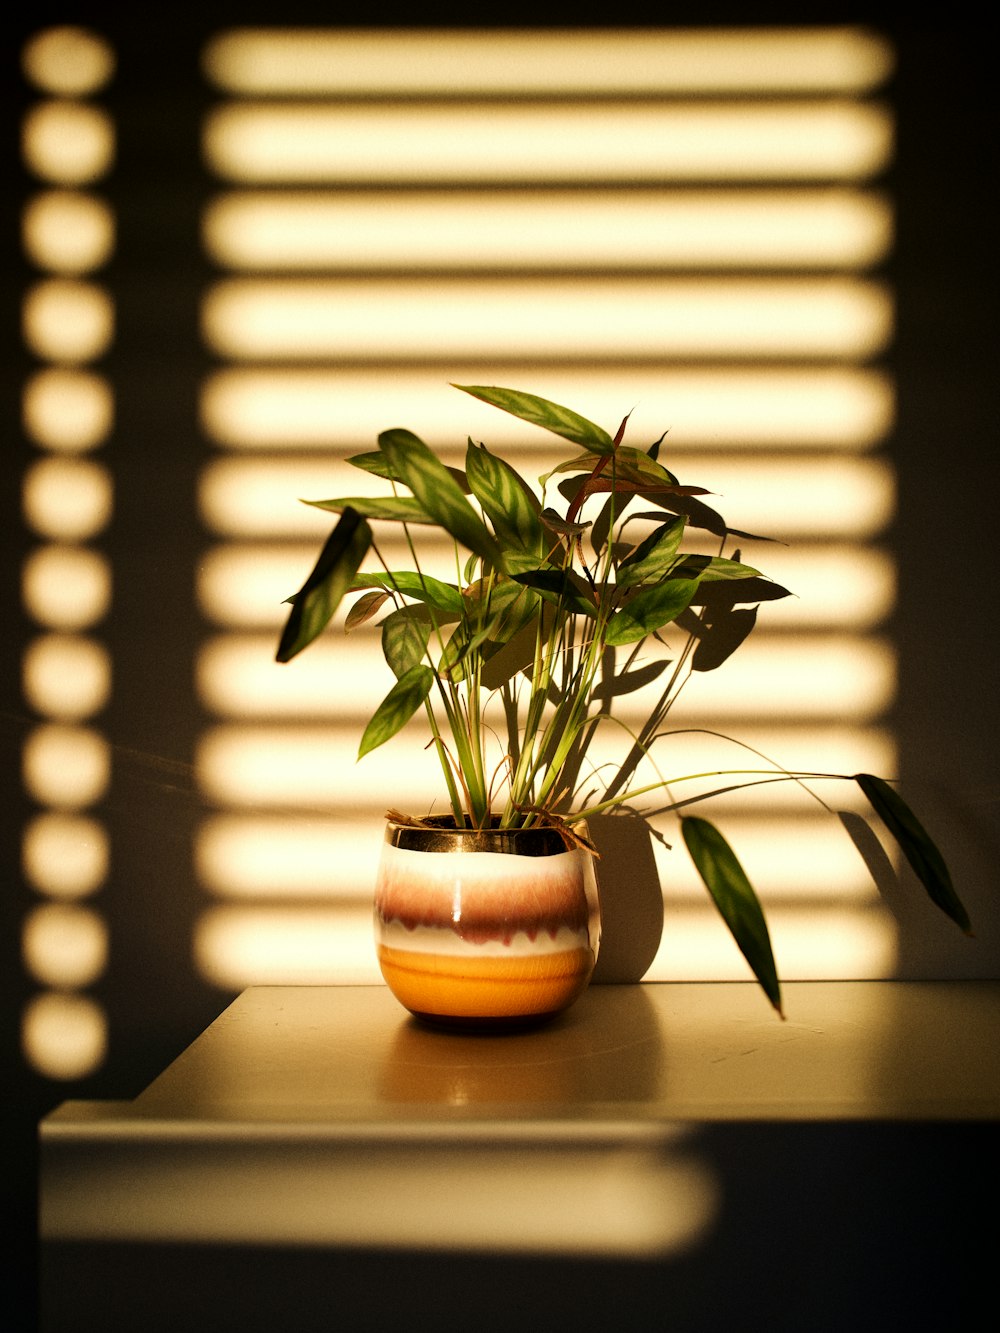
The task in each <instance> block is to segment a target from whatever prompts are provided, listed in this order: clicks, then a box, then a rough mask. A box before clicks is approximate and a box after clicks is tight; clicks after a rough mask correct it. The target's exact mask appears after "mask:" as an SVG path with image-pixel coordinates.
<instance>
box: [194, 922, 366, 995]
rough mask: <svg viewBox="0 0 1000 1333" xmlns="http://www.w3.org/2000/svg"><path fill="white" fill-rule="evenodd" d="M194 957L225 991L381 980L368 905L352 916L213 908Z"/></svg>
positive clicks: (198, 934) (196, 941) (201, 927)
mask: <svg viewBox="0 0 1000 1333" xmlns="http://www.w3.org/2000/svg"><path fill="white" fill-rule="evenodd" d="M194 954H195V960H196V962H197V964H198V967H199V969H200V971H201V974H202V976H204V977H206V978H207V980H208V981H210V982H212V983H213V984H214V985H216V986H220V987H222V988H223V989H226V990H231V989H233V988H241V987H243V986H247V985H257V986H328V985H332V984H339V985H371V984H373V983H377V982H380V981H381V974H380V972H379V970H378V965H377V963H376V961H375V946H374V942H373V934H372V916H371V906H370V904H367V903H365V904H358V905H357V907H356V908H352V910H350V911H346V910H345V909H344V908H343V907H338V908H336V909H329V910H323V909H321V908H315V907H310V908H303V907H297V908H281V907H272V908H267V909H265V908H248V907H216V908H211V909H209V910H208V911H206V912H203V913H202V915H201V918H200V919H199V921H198V924H197V926H196V927H195V936H194Z"/></svg>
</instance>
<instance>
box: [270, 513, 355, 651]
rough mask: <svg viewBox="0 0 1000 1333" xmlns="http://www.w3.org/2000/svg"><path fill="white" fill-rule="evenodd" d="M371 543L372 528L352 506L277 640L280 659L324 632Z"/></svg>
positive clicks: (293, 600) (294, 600)
mask: <svg viewBox="0 0 1000 1333" xmlns="http://www.w3.org/2000/svg"><path fill="white" fill-rule="evenodd" d="M371 543H372V530H371V528H370V527H369V526H368V524H367V523H366V522H365V520H364V519H363V518H362V517H361V515H360V514H358V513H356V512H355V511H354V510H352V509H347V510H345V512H344V514H343V515H342V517H341V519H340V521H339V522H338V523H337V525H336V527H335V528H334V529H333V531H332V532H331V533H330V535H329V537H328V538H327V539H326V542H325V543H324V545H323V549H322V550H321V551H320V553H319V559H318V560H317V561H316V564H315V565H314V566H313V569H312V572H311V573H310V575H309V577H308V578H307V579H306V581H305V583H303V585H302V587H301V588H300V589H299V591H298V592H297V593H296V594H295V596H294V597H292V598H291V599H290V600H291V604H292V609H291V611H290V613H289V616H288V619H287V621H286V622H285V628H284V630H283V631H282V635H281V639H280V641H279V643H278V651H277V654H276V656H277V660H278V661H279V662H289V661H291V659H292V658H293V657H295V655H296V654H297V653H300V652H301V651H302V649H303V648H305V647H306V646H307V645H308V644H310V643H312V641H313V639H315V638H316V636H317V635H318V634H321V633H322V631H323V630H324V629H326V627H327V625H328V624H329V623H330V620H331V619H332V617H333V614H334V612H335V611H336V609H337V607H338V606H339V605H340V602H341V599H342V598H343V596H344V594H345V593H346V592H347V590H348V589H349V588H350V587H351V585H352V584H353V582H354V578H355V575H356V574H357V572H358V568H359V567H360V565H361V562H362V560H364V558H365V555H366V554H367V552H368V548H369V547H370V546H371Z"/></svg>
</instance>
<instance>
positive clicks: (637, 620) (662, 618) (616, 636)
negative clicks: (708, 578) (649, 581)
mask: <svg viewBox="0 0 1000 1333" xmlns="http://www.w3.org/2000/svg"><path fill="white" fill-rule="evenodd" d="M697 588H698V580H697V579H664V581H663V582H662V583H657V584H655V585H654V586H653V587H651V588H643V589H642V590H641V591H640V592H637V593H636V594H635V596H634V597H632V598H630V600H629V601H628V602H627V603H626V604H625V606H623V607H621V608H620V609H619V610H618V611H616V612H615V613H614V615H613V616H612V617H611V618H610V620H609V621H608V629H607V634H606V635H605V641H606V642H607V643H608V644H609V645H610V646H611V647H613V648H620V647H622V645H624V644H627V643H638V641H639V640H640V639H644V638H645V637H646V635H647V634H653V633H655V632H656V630H658V629H662V628H663V626H664V625H669V624H670V623H671V621H674V620H676V619H677V617H678V616H679V615H680V614H681V612H682V611H684V610H685V609H686V608H687V607H688V606H690V604H691V599H692V597H693V596H694V594H695V592H696V591H697Z"/></svg>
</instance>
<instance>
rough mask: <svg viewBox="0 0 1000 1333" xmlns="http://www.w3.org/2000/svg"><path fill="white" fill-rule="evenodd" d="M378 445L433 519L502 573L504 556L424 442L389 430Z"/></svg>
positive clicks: (411, 435)
mask: <svg viewBox="0 0 1000 1333" xmlns="http://www.w3.org/2000/svg"><path fill="white" fill-rule="evenodd" d="M378 442H379V448H380V449H381V450H382V452H383V453H384V454H385V456H386V458H387V459H388V460H389V465H390V466H391V467H392V469H393V471H394V472H395V473H396V475H397V476H398V477H399V478H400V479H401V480H402V481H403V482H404V483H405V484H406V485H407V486H409V488H410V490H411V491H412V492H413V494H414V496H415V497H416V498H417V500H418V501H419V502H420V504H421V505H422V507H423V508H424V510H425V511H426V512H427V513H428V514H430V516H431V519H432V520H433V521H434V522H435V523H438V524H439V525H440V526H441V527H442V528H444V530H445V531H446V532H447V533H448V534H449V535H450V536H452V537H454V538H455V540H456V541H457V542H460V543H461V544H462V545H463V546H467V547H468V549H469V550H470V551H474V552H475V554H476V555H478V556H479V557H480V558H481V559H483V560H485V561H486V562H487V564H489V565H491V566H492V567H493V568H494V569H503V552H502V551H501V549H500V547H499V545H498V544H497V542H496V541H495V540H494V538H493V535H492V533H491V532H490V531H489V529H488V528H487V527H486V524H485V523H484V522H483V520H482V519H481V518H480V516H479V515H478V514H477V513H476V511H475V510H474V509H473V507H472V505H471V504H469V502H468V500H467V499H466V498H465V496H464V495H463V494H462V491H461V488H460V487H459V486H458V484H457V483H456V482H455V479H454V478H453V477H452V476H451V474H450V473H449V471H448V469H447V468H446V467H445V466H444V464H443V463H442V462H441V461H440V459H438V458H436V457H435V456H434V454H433V453H432V452H431V450H430V449H429V448H428V447H427V445H426V444H424V442H423V440H421V439H419V438H418V437H417V436H416V435H414V434H413V433H412V432H411V431H408V430H390V431H383V433H382V434H381V435H380V436H379V437H378Z"/></svg>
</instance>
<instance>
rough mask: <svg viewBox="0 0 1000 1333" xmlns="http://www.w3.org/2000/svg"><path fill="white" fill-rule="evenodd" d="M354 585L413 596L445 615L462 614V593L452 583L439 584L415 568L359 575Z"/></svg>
mask: <svg viewBox="0 0 1000 1333" xmlns="http://www.w3.org/2000/svg"><path fill="white" fill-rule="evenodd" d="M354 586H355V587H356V588H386V589H388V590H389V591H390V592H399V593H402V594H403V595H404V596H406V597H413V598H415V599H416V600H417V601H419V602H426V603H427V604H428V606H433V607H435V608H436V609H437V610H438V611H443V612H445V614H447V615H452V616H460V615H461V614H462V594H461V592H460V591H459V589H458V587H457V586H456V584H454V583H442V581H441V580H440V579H435V578H432V577H431V576H430V575H429V574H420V573H417V572H416V571H415V570H409V569H401V570H393V571H392V572H390V573H388V574H386V573H384V572H382V571H378V572H375V571H373V572H371V573H367V574H359V575H358V577H357V578H356V579H355V581H354Z"/></svg>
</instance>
